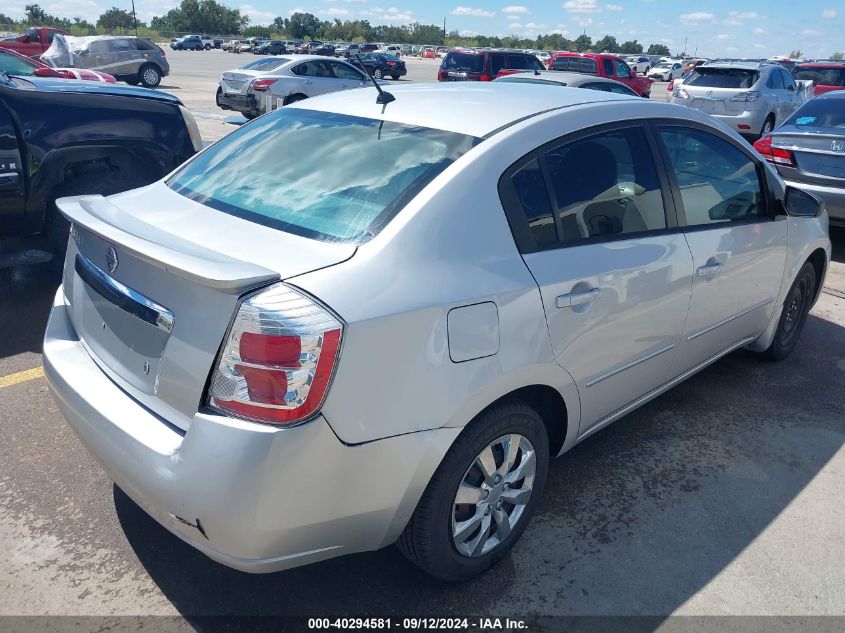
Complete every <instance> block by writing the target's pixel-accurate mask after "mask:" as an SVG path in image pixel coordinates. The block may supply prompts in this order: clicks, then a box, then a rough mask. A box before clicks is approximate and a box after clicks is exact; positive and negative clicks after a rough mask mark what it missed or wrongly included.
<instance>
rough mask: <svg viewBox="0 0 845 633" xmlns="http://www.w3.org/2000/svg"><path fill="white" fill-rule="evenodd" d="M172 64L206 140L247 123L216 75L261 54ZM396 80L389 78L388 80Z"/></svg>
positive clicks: (207, 56) (659, 94)
mask: <svg viewBox="0 0 845 633" xmlns="http://www.w3.org/2000/svg"><path fill="white" fill-rule="evenodd" d="M167 58H168V59H169V60H170V64H171V74H170V75H169V76H167V77H165V78H164V81H162V83H161V86H160V88H159V89H160V90H165V91H167V92H171V93H173V94H174V95H176V96H178V97H179V98H180V99H181V100H182V102H183V103H184V104H185V105H186V106H187V107H188V108H189V109H190V110H191V112H193V113H194V116H195V117H196V119H197V123H198V124H199V126H200V132H201V133H202V138H203V140H204V141H206V142H212V141H217V140H219V139H221V138H222V137H224V136H225V135H226V134H228V133H229V132H231V131H232V130H233V129H235V127H236V126H238V125H240V124H242V123H244V122H245V121H246V119H244V118H243V117H242V116H241V115H240V114H238V113H237V112H235V113H232V112H226V111H224V110H221V109H220V108H218V107H217V105H216V104H215V103H214V93H215V91H216V90H217V79H218V77H219V76H220V73H222V72H224V71H226V70H231V69H233V68H237V67H238V66H242V65H243V64H246V63H247V62H249V61H251V60H253V59H257V58H259V56H258V55H253V54H252V53H239V54H234V53H227V52H225V51H222V50H210V51H171V50H169V49H168V50H167ZM404 59H405V63H406V65H407V67H408V74H407V75H406V76H405V77H403V78H402V79H400V80H398V81H397V82H395V83H400V84H401V83H408V82H424V81H435V80H436V77H437V69H438V67H439V65H440V60H435V59H417V58H415V57H406V58H404ZM391 83H394V82H393V81H392V80H387V84H388V85H389V84H391ZM651 98H652V99H659V100H661V101H666V100H668V98H669V92H668V91H667V90H666V83H665V82H655V83H654V85H653V86H652V91H651Z"/></svg>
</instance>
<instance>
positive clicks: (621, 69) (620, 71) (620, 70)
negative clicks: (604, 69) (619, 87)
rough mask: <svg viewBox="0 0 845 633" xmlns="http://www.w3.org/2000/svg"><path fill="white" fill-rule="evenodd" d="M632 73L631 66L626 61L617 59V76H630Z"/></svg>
mask: <svg viewBox="0 0 845 633" xmlns="http://www.w3.org/2000/svg"><path fill="white" fill-rule="evenodd" d="M630 75H631V67H630V66H628V64H626V63H625V62H623V61H622V60H621V59H617V60H616V76H617V77H629V76H630Z"/></svg>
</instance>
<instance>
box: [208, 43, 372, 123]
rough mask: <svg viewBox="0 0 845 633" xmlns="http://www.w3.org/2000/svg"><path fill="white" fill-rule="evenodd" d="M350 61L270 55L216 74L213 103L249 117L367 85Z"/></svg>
mask: <svg viewBox="0 0 845 633" xmlns="http://www.w3.org/2000/svg"><path fill="white" fill-rule="evenodd" d="M367 81H368V78H367V76H366V75H365V74H364V73H363V72H362V71H361V70H359V69H358V68H355V67H354V66H353V65H352V64H349V63H347V62H345V61H342V60H339V59H332V58H327V57H325V56H322V55H297V56H290V57H286V56H274V57H266V58H262V59H258V60H254V61H252V62H249V63H248V64H245V65H244V66H241V67H240V68H235V69H234V70H227V71H226V72H224V73H223V74H222V75H220V80H219V85H218V88H217V96H216V100H217V106H218V107H220V108H222V109H224V110H235V111H237V112H241V113H242V114H243V115H244V116H245V117H246V118H248V119H252V118H255V117H257V116H259V115H261V114H264V113H266V112H269V111H271V110H275V109H276V108H278V107H281V106H283V105H287V104H288V103H293V102H295V101H301V100H302V99H307V98H308V97H316V96H317V95H322V94H327V93H329V92H337V91H339V90H349V89H351V88H360V87H362V86H365V85H367Z"/></svg>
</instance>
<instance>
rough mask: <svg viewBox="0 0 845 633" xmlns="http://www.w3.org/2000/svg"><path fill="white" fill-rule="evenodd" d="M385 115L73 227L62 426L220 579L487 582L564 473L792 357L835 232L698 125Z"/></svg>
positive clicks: (620, 117) (96, 205) (600, 114)
mask: <svg viewBox="0 0 845 633" xmlns="http://www.w3.org/2000/svg"><path fill="white" fill-rule="evenodd" d="M391 93H392V97H394V99H393V100H392V101H391V100H390V98H389V97H388V96H387V95H379V98H378V102H377V93H376V90H375V88H370V89H365V90H356V91H352V92H350V93H347V94H343V95H338V94H335V95H328V96H325V97H320V98H315V99H309V100H307V101H301V102H297V103H296V104H295V105H291V106H288V107H284V108H281V109H279V110H277V111H275V112H273V113H271V114H268V115H267V116H264V117H262V118H260V119H258V120H256V121H254V122H252V123H250V124H248V125H245V126H243V127H242V128H240V129H239V130H238V131H236V132H233V133H232V134H230V135H229V136H227V137H226V138H224V139H223V140H221V141H219V142H218V143H216V144H215V145H213V146H211V147H209V148H207V149H206V150H205V151H203V152H201V153H199V154H198V155H197V156H195V157H194V158H192V159H191V160H190V161H188V162H187V163H186V164H185V165H184V166H183V167H181V168H180V169H178V170H177V171H176V172H174V173H173V174H171V175H170V176H168V177H167V178H166V179H164V180H162V181H160V182H157V183H154V184H152V185H149V186H147V187H144V188H141V189H137V190H133V191H128V192H125V193H122V194H118V195H114V196H110V197H108V198H104V197H101V196H98V195H90V196H78V197H73V198H64V199H60V200H59V201H58V202H57V206H58V207H59V208H60V209H61V211H62V212H63V213H64V214H65V215H66V216H67V217H68V218H69V219H70V221H71V222H72V225H71V227H72V228H71V235H72V239H71V240H70V243H69V245H68V250H67V257H66V260H65V265H64V279H63V284H62V286H61V287H60V288H59V290H58V292H57V294H56V297H55V301H54V304H53V308H52V312H51V315H50V319H49V323H48V325H47V332H46V335H45V340H44V366H45V371H46V374H47V376H48V379H49V382H50V386H51V388H52V390H53V393H54V395H55V398H56V402H57V403H58V406H59V408H60V409H61V411H62V413H63V414H64V416H65V417H66V418H67V420H68V421H69V423H70V425H71V426H72V427H73V429H74V430H75V432H76V433H77V434H78V435H79V437H80V438H81V440H82V442H83V443H84V444H85V445H86V446H87V447H88V449H89V450H90V451H91V452H92V454H93V455H94V456H96V458H97V459H98V460H99V461H100V463H101V464H102V465H103V467H104V468H105V470H106V471H107V472H108V473H109V474H110V475H111V477H113V479H114V481H115V482H116V483H117V484H118V485H119V486H120V487H121V488H122V489H123V490H124V491H125V492H126V493H127V494H128V495H129V496H130V497H131V498H132V499H134V500H135V501H136V502H137V503H138V504H139V505H140V506H141V507H142V508H144V509H145V510H146V511H147V512H149V513H150V514H151V515H152V516H153V517H155V518H156V519H157V520H158V521H159V522H161V524H162V525H164V526H165V527H167V528H168V529H169V530H171V531H172V532H173V533H174V534H176V535H177V536H179V538H181V539H183V540H185V541H186V542H188V543H190V544H191V545H193V546H194V547H196V548H197V549H199V550H201V551H202V552H204V553H205V554H207V555H208V556H210V557H211V558H213V559H215V560H217V561H220V562H221V563H223V564H225V565H229V566H231V567H235V568H237V569H241V570H245V571H251V572H266V571H274V570H281V569H286V568H290V567H294V566H297V565H302V564H305V563H311V562H314V561H319V560H323V559H326V558H330V557H333V556H339V555H342V554H348V553H351V552H360V551H365V550H372V549H376V548H380V547H384V546H387V545H389V544H392V543H398V545H399V547H400V549H401V550H402V552H403V553H404V554H405V555H406V556H407V557H408V558H409V559H410V560H411V561H413V562H414V563H415V564H417V565H419V566H420V567H422V568H423V569H425V570H426V571H428V572H429V573H431V574H432V575H434V576H436V577H437V578H442V579H448V580H458V579H464V578H469V577H471V576H473V575H476V574H479V573H481V572H483V571H484V570H485V569H487V568H489V567H490V566H491V565H493V564H494V563H495V562H496V561H498V560H500V559H501V558H502V557H504V556H505V555H507V553H508V552H509V551H510V549H511V547H512V546H513V545H514V543H515V542H516V540H517V539H518V538H519V537H520V535H521V534H522V533H523V531H524V530H525V527H526V525H527V524H528V522H529V520H530V518H531V516H532V514H533V513H534V512H535V511H536V509H537V507H538V506H539V505H540V504H541V503H542V490H543V485H544V483H545V480H546V475H547V472H548V468H549V460H550V458H551V457H554V456H557V455H560V454H563V453H565V452H566V451H568V450H569V449H571V448H572V447H573V446H575V445H576V444H577V443H578V442H580V441H581V440H583V439H585V438H587V437H589V436H591V435H593V434H594V433H596V432H597V431H599V430H600V429H602V428H603V427H605V426H607V425H608V424H610V423H611V422H613V421H614V420H617V419H618V418H620V417H622V416H624V415H625V414H626V413H628V412H629V411H632V410H633V409H635V408H637V407H639V406H640V405H642V404H644V403H646V402H648V401H649V400H651V399H652V398H654V397H657V396H658V395H660V394H661V393H663V392H665V391H666V390H668V389H669V388H671V387H672V386H674V385H676V384H678V383H679V382H681V381H683V380H684V379H686V378H688V377H690V376H691V375H693V374H695V373H696V372H698V371H700V370H701V369H702V368H704V367H706V366H707V365H709V364H711V363H713V362H716V361H717V360H718V359H719V358H721V357H722V356H724V355H725V354H728V353H730V352H732V351H733V350H736V349H739V348H743V347H745V348H748V349H751V350H754V351H756V352H759V353H760V354H761V355H764V356H766V357H768V358H771V359H781V358H784V357H786V356H787V355H789V354H790V353H791V352H793V351H794V350H795V349H796V346H797V343H798V341H799V337H800V335H801V331H802V328H803V326H804V323H805V320H806V318H807V313H808V311H809V309H810V307H811V306H812V305H813V303H814V302H815V301H816V299H817V298H818V296H819V292H820V289H821V287H822V282H823V280H824V276H825V273H826V271H827V268H828V264H829V260H830V248H831V246H830V240H829V239H828V235H827V229H828V227H827V216H826V214H825V211H824V208H823V207H822V206H821V205H820V204H819V202H818V201H817V200H816V199H815V198H814V197H812V196H810V195H808V194H805V193H802V192H801V191H799V190H797V189H793V188H790V187H787V186H785V184H784V182H783V181H782V180H781V178H780V177H779V176H778V175H777V173H776V172H775V171H774V170H773V169H772V168H771V166H770V165H768V164H767V163H766V162H765V161H764V160H763V159H762V157H760V156H759V155H758V154H757V153H756V152H754V151H753V150H752V148H751V147H750V146H749V145H747V144H746V143H744V142H743V141H742V139H741V138H740V137H739V136H737V134H736V133H734V132H731V131H728V130H726V129H725V128H724V127H723V126H721V125H719V124H717V123H715V122H714V121H713V120H712V119H710V118H709V117H708V116H707V115H705V114H701V113H699V112H696V111H694V110H690V109H688V108H682V107H679V106H673V105H670V104H665V103H657V102H650V101H647V100H645V99H640V98H635V97H625V96H620V95H615V94H611V93H604V92H598V91H591V90H580V89H571V88H561V87H556V86H543V85H526V84H513V83H510V84H509V83H499V82H496V83H490V84H473V85H468V84H451V85H445V86H437V85H434V86H432V85H408V86H400V87H396V88H391ZM482 104H483V107H481V106H482ZM775 388H776V387H772V389H775ZM701 423H702V424H704V423H706V420H702V421H701ZM600 472H601V469H597V470H596V473H598V475H597V476H600Z"/></svg>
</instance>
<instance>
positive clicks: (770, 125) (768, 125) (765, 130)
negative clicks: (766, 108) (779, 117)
mask: <svg viewBox="0 0 845 633" xmlns="http://www.w3.org/2000/svg"><path fill="white" fill-rule="evenodd" d="M774 129H775V115H774V114H770V115H769V116H767V117H766V120H765V121H764V122H763V127H762V129H761V130H760V136H766V135H767V134H771V132H772V130H774Z"/></svg>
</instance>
